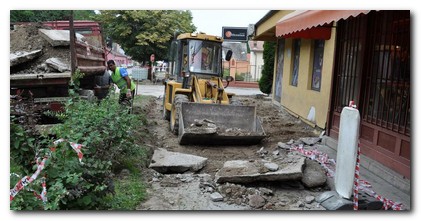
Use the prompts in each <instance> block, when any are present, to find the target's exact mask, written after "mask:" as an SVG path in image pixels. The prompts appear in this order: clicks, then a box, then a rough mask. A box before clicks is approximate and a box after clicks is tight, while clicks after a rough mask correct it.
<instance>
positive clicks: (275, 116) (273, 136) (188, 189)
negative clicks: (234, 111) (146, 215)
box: [137, 96, 328, 210]
mask: <svg viewBox="0 0 421 221" xmlns="http://www.w3.org/2000/svg"><path fill="white" fill-rule="evenodd" d="M238 98H239V99H240V100H241V101H242V103H243V105H254V106H256V107H257V115H258V116H259V117H260V118H261V120H262V124H263V128H264V130H265V132H266V134H267V135H268V136H267V138H265V139H264V140H263V141H262V142H261V143H260V144H258V145H251V146H196V145H184V146H181V145H179V144H178V142H177V137H176V135H174V134H172V133H171V132H170V131H169V129H168V128H169V122H168V121H166V120H164V119H163V117H162V98H156V97H150V99H149V101H148V102H144V103H142V104H141V107H140V108H141V109H142V111H144V112H146V114H147V119H148V129H147V130H148V132H149V133H150V134H151V135H152V136H151V139H148V140H145V142H146V144H147V145H148V146H151V147H152V148H153V149H157V148H165V149H166V150H168V151H173V152H180V153H186V154H193V155H197V156H201V157H206V158H208V161H207V164H206V166H205V167H204V168H203V169H201V170H200V171H198V172H196V173H189V172H187V173H184V174H160V173H157V172H156V171H154V170H152V169H146V171H145V172H144V179H146V180H145V182H146V183H147V184H148V185H149V188H148V199H147V200H146V201H145V202H142V203H141V204H140V205H139V206H138V208H137V209H138V210H324V208H323V207H322V206H320V205H318V204H317V202H315V201H314V197H316V196H318V195H319V194H320V193H321V192H323V191H325V190H327V188H328V187H319V188H314V189H306V188H305V187H304V186H303V185H302V184H301V182H300V181H290V182H286V183H274V182H260V183H252V184H247V185H240V184H230V183H224V184H217V183H215V182H214V178H215V173H216V172H217V171H218V170H219V169H221V168H222V166H223V164H224V163H225V162H226V161H229V160H259V159H262V155H261V152H262V150H264V152H265V153H267V154H271V153H272V152H273V151H275V150H278V146H277V144H278V142H284V143H286V142H288V141H290V140H291V139H294V140H298V139H299V138H301V137H315V136H318V133H319V132H320V131H315V130H314V128H311V127H309V126H308V125H306V124H304V123H303V122H302V121H300V120H299V119H297V118H294V117H292V116H291V115H289V114H288V113H287V112H286V111H284V110H281V109H280V108H279V107H274V106H273V105H272V104H271V101H270V100H269V99H267V98H265V97H263V96H238ZM262 148H263V149H262ZM218 194H221V195H220V196H222V197H223V199H222V198H218V197H216V196H218ZM215 197H216V198H215Z"/></svg>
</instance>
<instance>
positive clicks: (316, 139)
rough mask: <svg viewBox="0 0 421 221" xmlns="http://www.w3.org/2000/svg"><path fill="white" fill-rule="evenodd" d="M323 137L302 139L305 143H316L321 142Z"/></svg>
mask: <svg viewBox="0 0 421 221" xmlns="http://www.w3.org/2000/svg"><path fill="white" fill-rule="evenodd" d="M321 139H322V138H320V137H302V138H300V140H301V141H303V143H305V144H306V145H309V146H311V145H314V144H315V143H317V142H319V141H320V140H321Z"/></svg>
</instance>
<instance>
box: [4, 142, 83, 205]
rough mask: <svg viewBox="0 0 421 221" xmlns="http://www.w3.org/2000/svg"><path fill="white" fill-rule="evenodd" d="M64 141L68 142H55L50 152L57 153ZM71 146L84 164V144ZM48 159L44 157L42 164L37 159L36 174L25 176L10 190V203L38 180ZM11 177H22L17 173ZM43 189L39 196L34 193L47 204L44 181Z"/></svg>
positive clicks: (72, 143) (71, 144) (71, 143)
mask: <svg viewBox="0 0 421 221" xmlns="http://www.w3.org/2000/svg"><path fill="white" fill-rule="evenodd" d="M64 141H67V140H65V139H58V140H56V141H54V142H53V146H52V147H50V150H51V151H53V152H54V151H55V150H56V147H57V146H58V145H59V144H60V143H61V142H64ZM69 144H70V147H72V149H73V150H74V151H75V152H76V154H77V156H78V158H79V162H80V163H81V164H83V162H82V158H83V153H82V151H81V149H82V146H83V145H82V144H77V143H74V142H69ZM47 159H48V157H47V156H46V157H44V158H43V159H42V161H41V162H40V161H39V158H37V159H36V163H37V165H38V166H37V170H36V171H35V173H34V174H32V176H31V177H29V176H24V177H23V178H22V179H20V180H19V181H18V182H17V183H16V184H15V186H14V187H13V189H11V190H10V201H12V200H13V199H14V198H15V196H16V195H17V194H18V193H19V192H20V191H21V190H22V189H23V188H24V187H26V186H28V185H29V184H30V183H32V182H33V181H34V180H36V179H37V177H38V175H39V174H40V173H41V171H42V170H43V169H44V167H45V163H46V161H47ZM11 175H15V176H18V177H20V176H19V175H17V174H15V173H11ZM42 188H43V190H42V192H41V194H38V193H36V192H35V191H34V195H35V196H36V197H37V198H39V199H41V200H42V201H43V202H44V203H45V202H47V186H46V183H45V180H44V181H43V183H42Z"/></svg>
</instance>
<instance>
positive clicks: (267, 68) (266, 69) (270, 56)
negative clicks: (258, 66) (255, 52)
mask: <svg viewBox="0 0 421 221" xmlns="http://www.w3.org/2000/svg"><path fill="white" fill-rule="evenodd" d="M275 46H276V42H265V43H264V44H263V62H264V65H263V69H262V77H261V78H260V80H259V89H260V91H261V92H263V93H265V94H270V93H271V92H272V80H273V70H274V62H275V61H274V59H275Z"/></svg>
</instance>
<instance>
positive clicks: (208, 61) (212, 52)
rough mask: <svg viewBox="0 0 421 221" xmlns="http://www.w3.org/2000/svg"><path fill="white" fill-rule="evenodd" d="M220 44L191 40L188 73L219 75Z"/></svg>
mask: <svg viewBox="0 0 421 221" xmlns="http://www.w3.org/2000/svg"><path fill="white" fill-rule="evenodd" d="M220 50H221V44H218V43H216V42H206V41H198V40H191V41H190V42H189V70H190V72H197V73H205V74H215V75H219V73H220V72H221V71H220V67H221V66H220V63H219V62H221V57H220V55H221V52H220Z"/></svg>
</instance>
